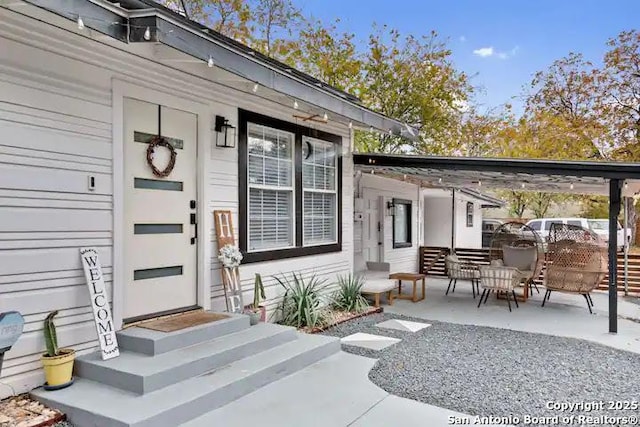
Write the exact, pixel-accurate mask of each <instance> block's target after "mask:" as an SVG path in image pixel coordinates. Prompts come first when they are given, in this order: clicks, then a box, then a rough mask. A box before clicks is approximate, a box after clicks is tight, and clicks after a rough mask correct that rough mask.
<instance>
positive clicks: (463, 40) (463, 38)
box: [459, 36, 467, 43]
mask: <svg viewBox="0 0 640 427" xmlns="http://www.w3.org/2000/svg"><path fill="white" fill-rule="evenodd" d="M459 40H460V42H461V43H464V42H466V41H467V38H466V37H465V36H460V39H459Z"/></svg>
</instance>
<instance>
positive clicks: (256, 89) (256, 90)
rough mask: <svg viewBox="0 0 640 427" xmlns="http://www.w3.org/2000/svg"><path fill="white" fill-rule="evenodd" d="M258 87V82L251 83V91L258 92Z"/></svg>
mask: <svg viewBox="0 0 640 427" xmlns="http://www.w3.org/2000/svg"><path fill="white" fill-rule="evenodd" d="M259 87H260V85H259V84H258V83H256V84H254V85H253V89H252V90H253V93H256V92H258V88H259Z"/></svg>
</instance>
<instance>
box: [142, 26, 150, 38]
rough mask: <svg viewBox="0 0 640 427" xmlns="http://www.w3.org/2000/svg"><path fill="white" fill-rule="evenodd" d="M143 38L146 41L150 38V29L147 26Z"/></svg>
mask: <svg viewBox="0 0 640 427" xmlns="http://www.w3.org/2000/svg"><path fill="white" fill-rule="evenodd" d="M143 37H144V39H145V40H146V41H149V40H151V29H150V28H149V27H147V29H146V30H144V35H143Z"/></svg>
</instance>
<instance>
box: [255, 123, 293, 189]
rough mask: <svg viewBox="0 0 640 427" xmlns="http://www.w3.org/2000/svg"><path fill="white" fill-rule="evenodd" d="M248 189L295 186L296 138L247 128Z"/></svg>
mask: <svg viewBox="0 0 640 427" xmlns="http://www.w3.org/2000/svg"><path fill="white" fill-rule="evenodd" d="M248 133H249V136H248V143H249V185H269V186H274V187H291V186H292V179H293V178H292V173H293V170H292V165H293V135H292V134H290V133H288V132H283V131H280V130H278V129H272V128H268V127H266V126H260V125H255V124H252V123H249V124H248Z"/></svg>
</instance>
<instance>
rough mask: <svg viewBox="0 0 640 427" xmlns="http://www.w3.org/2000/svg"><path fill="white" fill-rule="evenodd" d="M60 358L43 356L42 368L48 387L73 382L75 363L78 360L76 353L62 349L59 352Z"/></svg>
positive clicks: (68, 349)
mask: <svg viewBox="0 0 640 427" xmlns="http://www.w3.org/2000/svg"><path fill="white" fill-rule="evenodd" d="M58 352H59V353H60V354H59V355H58V356H53V357H50V356H47V355H46V354H43V355H42V357H41V358H40V360H42V366H43V367H44V377H45V379H46V380H47V385H48V386H50V387H52V386H53V387H55V386H59V385H63V384H67V383H70V382H71V377H72V376H73V361H74V360H75V358H76V351H75V350H73V349H70V348H61V349H59V350H58Z"/></svg>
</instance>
